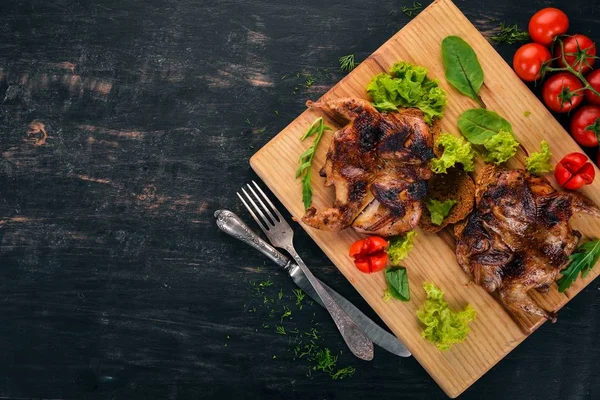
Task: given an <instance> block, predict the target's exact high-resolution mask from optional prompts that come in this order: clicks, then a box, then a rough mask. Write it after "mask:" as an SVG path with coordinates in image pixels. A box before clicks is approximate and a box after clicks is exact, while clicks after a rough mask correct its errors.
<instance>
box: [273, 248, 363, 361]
mask: <svg viewBox="0 0 600 400" xmlns="http://www.w3.org/2000/svg"><path fill="white" fill-rule="evenodd" d="M285 250H286V251H287V252H288V253H290V255H291V256H292V257H293V258H294V261H296V264H298V266H299V267H300V269H301V270H302V272H304V275H306V278H307V279H308V281H309V282H310V284H311V285H312V287H313V288H314V289H315V291H316V292H317V294H318V295H319V297H320V298H321V300H322V301H323V305H324V306H325V308H326V309H327V311H328V312H329V315H331V318H333V322H335V325H336V326H337V328H338V330H339V331H340V333H341V334H342V338H343V339H344V341H345V342H346V345H348V348H349V349H350V351H351V352H352V353H353V354H354V355H355V356H356V357H358V358H360V359H362V360H366V361H370V360H372V359H373V342H372V341H371V339H369V338H368V337H367V336H366V335H365V334H364V332H363V331H362V330H361V329H360V328H359V327H358V325H357V324H356V322H354V321H353V320H352V319H351V318H350V316H349V315H348V314H347V313H346V312H345V311H344V310H343V309H342V308H341V307H340V306H339V304H338V303H336V302H335V300H333V298H332V297H331V295H330V294H329V293H328V292H327V291H326V290H325V288H323V285H321V283H320V282H319V281H318V280H317V278H315V276H314V275H313V274H312V272H310V270H309V269H308V267H307V266H306V264H304V261H302V259H301V258H300V256H299V255H298V253H296V250H294V247H293V246H288V247H286V248H285Z"/></svg>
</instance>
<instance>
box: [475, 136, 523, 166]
mask: <svg viewBox="0 0 600 400" xmlns="http://www.w3.org/2000/svg"><path fill="white" fill-rule="evenodd" d="M483 147H485V150H486V151H485V152H484V153H483V159H484V161H486V162H492V163H494V164H496V165H498V164H502V163H503V162H506V161H508V159H509V158H511V157H512V156H514V155H515V154H516V153H517V147H519V142H517V141H516V140H515V137H514V136H513V135H512V133H510V132H508V131H505V130H501V131H500V132H498V133H497V134H495V135H494V136H492V137H489V138H488V139H486V140H485V141H484V142H483Z"/></svg>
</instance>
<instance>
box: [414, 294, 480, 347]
mask: <svg viewBox="0 0 600 400" xmlns="http://www.w3.org/2000/svg"><path fill="white" fill-rule="evenodd" d="M423 288H424V289H425V292H426V293H427V300H426V301H425V304H423V307H422V308H421V309H420V310H419V311H417V318H419V321H421V323H422V324H423V325H425V329H424V330H423V332H422V333H421V335H422V336H423V337H424V338H425V339H426V340H427V341H429V342H431V343H433V344H435V345H436V347H437V348H438V349H440V350H442V351H444V350H448V349H449V348H450V347H452V345H453V344H455V343H461V342H463V341H464V340H465V339H466V337H467V335H468V334H469V331H470V329H469V323H470V322H471V321H473V320H475V317H476V316H477V313H476V311H475V309H474V308H473V307H471V305H470V304H468V305H467V307H466V308H465V309H464V310H463V311H459V312H454V311H452V310H451V309H450V307H449V306H448V303H447V302H446V300H444V292H442V291H441V290H440V289H439V288H438V287H436V286H435V285H434V284H433V283H425V284H424V285H423Z"/></svg>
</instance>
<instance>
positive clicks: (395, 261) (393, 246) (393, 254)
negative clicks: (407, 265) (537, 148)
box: [387, 231, 417, 265]
mask: <svg viewBox="0 0 600 400" xmlns="http://www.w3.org/2000/svg"><path fill="white" fill-rule="evenodd" d="M415 236H417V232H415V231H410V232H407V233H406V234H405V235H402V236H394V237H393V238H391V239H390V240H389V244H390V246H389V247H388V249H387V255H388V258H389V260H390V263H391V264H392V265H399V264H400V261H402V260H404V259H405V258H406V257H408V253H409V252H410V251H411V250H412V248H413V239H414V237H415Z"/></svg>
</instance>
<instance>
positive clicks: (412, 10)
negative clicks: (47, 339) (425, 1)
mask: <svg viewBox="0 0 600 400" xmlns="http://www.w3.org/2000/svg"><path fill="white" fill-rule="evenodd" d="M422 9H423V5H422V4H421V3H419V2H418V1H413V4H412V7H408V6H404V7H402V8H401V10H402V12H403V13H404V14H405V15H406V16H407V17H408V18H414V17H416V16H417V14H418V13H419V11H421V10H422Z"/></svg>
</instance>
